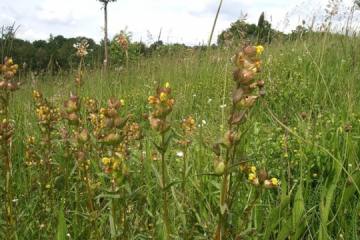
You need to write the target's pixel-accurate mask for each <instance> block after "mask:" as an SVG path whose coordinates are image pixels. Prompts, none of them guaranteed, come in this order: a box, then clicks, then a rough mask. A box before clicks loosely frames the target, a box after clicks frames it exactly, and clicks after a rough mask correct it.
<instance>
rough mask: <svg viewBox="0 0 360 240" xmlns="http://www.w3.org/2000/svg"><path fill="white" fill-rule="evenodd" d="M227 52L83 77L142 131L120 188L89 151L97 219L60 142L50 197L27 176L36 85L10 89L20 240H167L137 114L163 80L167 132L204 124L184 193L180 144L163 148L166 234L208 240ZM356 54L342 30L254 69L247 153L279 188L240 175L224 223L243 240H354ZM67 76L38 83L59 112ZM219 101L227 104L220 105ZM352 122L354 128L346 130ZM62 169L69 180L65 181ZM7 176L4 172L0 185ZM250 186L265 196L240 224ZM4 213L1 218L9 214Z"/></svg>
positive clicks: (280, 50)
mask: <svg viewBox="0 0 360 240" xmlns="http://www.w3.org/2000/svg"><path fill="white" fill-rule="evenodd" d="M234 52H235V50H234V49H216V50H209V51H193V52H190V51H189V52H181V53H178V54H177V55H174V56H161V57H157V56H154V57H152V58H147V59H140V60H139V61H138V62H134V63H132V64H130V66H129V69H128V70H123V71H121V72H116V71H110V72H109V73H108V75H104V74H103V73H102V72H101V71H100V70H87V71H86V72H85V75H84V81H85V85H84V86H83V89H82V94H81V95H82V96H87V97H92V98H96V99H98V100H99V101H100V102H102V104H103V105H105V103H106V101H107V99H108V98H110V97H111V96H115V97H118V98H123V99H124V100H125V103H126V104H125V108H124V110H123V111H124V112H128V113H131V114H133V116H134V119H136V120H137V121H139V122H140V125H141V126H142V127H143V131H144V135H145V138H144V140H143V145H144V148H143V151H144V152H145V159H144V161H143V162H142V161H141V160H140V156H141V152H140V151H139V150H138V149H137V148H136V147H133V149H132V150H133V151H132V154H131V157H130V159H129V160H128V168H129V176H128V177H127V179H126V180H125V181H124V182H123V183H122V185H120V186H119V190H118V191H117V192H116V193H113V192H111V191H109V189H110V188H109V184H108V182H107V180H106V177H104V174H103V173H102V169H101V167H100V166H101V164H100V160H101V159H100V156H97V155H96V154H92V155H91V156H92V158H91V159H90V160H91V165H90V172H91V174H90V175H91V179H92V181H93V183H94V184H95V183H99V184H100V185H99V186H98V187H96V188H94V192H95V193H96V195H95V196H94V199H93V201H94V203H95V206H96V212H92V213H91V212H89V210H88V208H87V200H86V193H85V191H84V186H83V182H82V181H80V180H79V179H78V176H77V173H76V171H77V170H76V164H75V160H74V159H72V158H65V157H64V155H63V151H64V146H63V145H62V142H60V141H57V142H56V143H55V149H56V152H55V153H54V158H53V164H54V168H55V169H57V171H56V173H55V174H54V176H53V177H54V178H53V179H52V180H51V182H52V183H53V187H52V189H51V191H49V192H50V193H44V192H42V190H41V188H40V186H39V184H38V183H37V182H33V180H32V178H36V176H37V175H38V174H39V173H38V172H37V171H39V170H37V169H36V168H33V169H30V168H28V167H26V166H25V164H24V152H25V142H24V141H25V139H26V138H25V136H28V135H38V134H39V133H38V130H37V123H36V120H35V113H34V110H33V103H32V101H31V91H32V88H33V87H32V86H31V84H30V80H29V78H26V79H25V80H27V81H29V82H28V83H25V84H24V85H23V86H22V88H21V90H19V91H18V92H16V93H15V94H14V96H13V100H12V104H11V108H10V109H11V115H12V118H13V119H14V120H15V121H16V133H15V136H14V139H13V141H14V143H13V146H12V156H13V184H12V187H13V192H14V198H15V199H17V200H16V201H14V209H15V215H16V226H15V227H16V237H17V239H55V238H56V239H99V238H100V239H162V238H164V230H163V223H162V214H161V209H162V207H161V205H162V201H161V200H160V199H161V195H162V193H161V191H162V190H161V189H160V186H159V180H158V174H159V173H158V169H159V164H160V163H159V161H153V160H152V158H151V156H152V152H154V151H155V147H154V146H153V141H155V142H156V141H158V138H157V136H156V134H154V132H153V131H152V130H151V129H150V128H149V125H148V123H147V121H145V120H142V114H143V113H148V112H149V111H150V110H149V108H148V106H147V97H148V96H149V95H152V94H153V92H154V89H155V88H156V86H158V85H159V84H160V85H163V84H164V83H165V82H170V85H171V87H172V89H173V96H174V98H175V100H176V103H175V107H174V111H173V113H172V114H171V120H172V126H173V127H174V129H175V130H176V131H180V130H179V126H180V122H181V120H182V119H183V118H185V117H186V116H188V115H192V116H193V117H194V118H195V119H196V121H197V124H199V125H202V126H198V128H197V130H196V133H195V135H194V137H193V138H192V141H193V142H192V145H191V146H190V148H189V152H188V155H187V157H188V169H187V171H188V177H187V182H186V194H185V195H184V194H183V193H182V191H181V179H182V172H181V171H182V166H183V163H182V160H181V159H180V158H178V157H176V152H177V151H178V150H179V149H180V148H179V147H178V145H176V143H175V141H173V142H172V144H171V147H170V150H169V152H168V153H167V164H168V175H169V179H170V181H171V183H172V186H171V187H169V188H168V193H169V204H170V207H169V209H170V224H171V229H172V233H173V236H172V238H173V239H211V238H212V236H213V234H214V232H215V229H216V225H217V221H218V219H217V218H218V212H219V206H218V205H219V204H218V202H219V191H220V179H219V177H218V176H215V175H213V174H212V173H213V172H214V169H213V160H214V158H215V155H214V154H213V152H212V150H211V148H212V144H213V143H215V142H216V141H217V140H218V138H219V137H221V136H222V135H223V134H224V133H225V130H224V127H223V126H224V125H226V122H227V114H228V112H229V111H230V109H229V107H230V105H231V101H230V94H231V89H232V86H233V80H232V70H233V65H232V63H231V62H230V57H231V56H232V54H233V53H234ZM359 57H360V41H359V39H357V38H346V37H344V36H338V35H327V36H321V35H318V34H316V35H313V36H309V37H308V38H306V39H302V40H300V39H299V40H297V41H293V42H285V43H283V42H276V41H275V42H273V43H272V44H271V46H266V51H265V54H264V56H263V57H262V59H263V61H264V66H263V72H262V73H261V77H262V78H263V79H264V80H265V82H266V97H265V98H264V99H262V100H261V101H259V102H258V103H257V105H256V106H255V108H254V109H253V111H252V114H251V118H250V120H249V122H248V123H247V126H248V127H249V130H248V132H247V135H246V139H245V140H244V141H243V142H242V149H244V154H246V159H247V160H249V161H250V162H251V163H252V164H254V165H256V166H257V168H258V169H262V168H264V169H266V170H267V171H268V172H269V175H270V176H275V177H278V178H280V179H281V186H280V188H279V189H269V190H261V191H260V190H258V189H256V188H255V187H253V186H251V185H250V184H249V183H248V182H247V180H246V177H245V176H243V175H241V174H239V173H237V175H236V176H238V178H239V180H240V182H242V184H240V186H239V188H238V189H237V191H236V192H234V194H235V196H236V201H235V202H234V203H233V206H232V209H231V214H230V216H229V221H230V225H231V226H232V228H233V231H234V232H235V233H236V234H237V235H239V234H242V235H243V236H244V238H240V239H359V237H358V235H359V232H358V229H359V223H358V221H359V211H360V205H359V199H358V198H359V187H358V186H360V172H359V156H360V150H359V145H358V143H359V139H360V124H359V123H360V107H359V104H358V103H359V100H360V99H359V93H360V86H359V84H360V81H359V80H360V79H359V76H360V75H359V69H360V68H359V67H360V66H359ZM74 75H75V73H74V74H69V75H67V74H64V75H63V76H62V75H58V76H43V77H41V78H39V79H38V80H37V82H36V84H35V88H36V89H40V90H41V91H42V92H43V93H44V95H45V96H46V97H47V98H48V99H50V100H51V101H52V102H53V104H55V105H57V106H60V107H61V106H62V104H63V102H64V101H65V100H66V99H67V98H68V96H69V94H70V92H71V90H73V78H74V77H73V76H74ZM223 104H226V107H225V108H221V105H223ZM302 112H305V113H306V117H305V118H302V117H301V113H302ZM203 120H204V121H203ZM202 122H206V124H202ZM350 125H351V127H352V128H351V130H350V131H346V128H347V126H350ZM238 157H239V158H240V157H242V156H238ZM66 167H68V169H67V170H68V171H69V172H68V175H64V169H65V168H66ZM3 181H4V178H3V177H2V178H1V180H0V182H1V186H3V185H4V184H3ZM65 183H66V184H65ZM257 191H259V194H260V196H261V197H260V200H258V201H257V202H256V204H255V207H254V208H253V209H252V210H251V212H250V215H249V219H250V221H249V222H248V223H247V225H246V226H244V221H243V220H242V214H243V212H244V209H245V208H246V206H248V204H249V203H250V202H251V201H252V199H253V197H254V195H255V194H256V192H257ZM3 195H4V194H3V193H2V197H3ZM111 200H113V201H111ZM111 203H115V204H116V206H117V210H118V211H119V212H120V211H123V212H126V214H125V215H126V220H124V221H125V223H121V224H119V223H118V222H114V219H112V216H111V211H110V210H109V209H110V208H111ZM1 211H2V212H1V216H4V212H3V211H4V209H3V208H2V209H1ZM0 224H1V225H2V226H1V227H2V230H0V238H2V239H10V238H12V237H10V236H5V235H4V234H5V219H4V218H1V221H0ZM124 229H127V230H126V234H124ZM67 234H68V235H70V236H71V237H68V236H66V235H67ZM341 236H343V238H342V237H341ZM13 237H14V238H15V236H13Z"/></svg>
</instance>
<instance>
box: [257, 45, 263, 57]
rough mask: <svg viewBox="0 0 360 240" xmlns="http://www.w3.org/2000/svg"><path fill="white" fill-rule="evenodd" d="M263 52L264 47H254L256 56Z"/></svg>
mask: <svg viewBox="0 0 360 240" xmlns="http://www.w3.org/2000/svg"><path fill="white" fill-rule="evenodd" d="M263 52H264V47H263V46H261V45H258V46H256V53H257V54H259V55H260V54H262V53H263Z"/></svg>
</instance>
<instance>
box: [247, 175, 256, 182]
mask: <svg viewBox="0 0 360 240" xmlns="http://www.w3.org/2000/svg"><path fill="white" fill-rule="evenodd" d="M255 178H256V175H255V174H254V173H250V174H249V177H248V179H249V181H253V180H254V179H255Z"/></svg>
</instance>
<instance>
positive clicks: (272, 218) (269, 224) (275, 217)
mask: <svg viewBox="0 0 360 240" xmlns="http://www.w3.org/2000/svg"><path fill="white" fill-rule="evenodd" d="M289 203H290V196H289V195H287V196H285V197H284V198H283V199H282V200H281V202H280V205H279V206H278V207H276V208H273V209H272V210H271V212H270V213H269V216H268V218H267V220H266V223H265V227H266V228H265V236H264V239H270V236H271V234H272V233H273V232H274V230H275V228H276V227H277V226H278V225H279V224H280V222H281V220H282V216H283V215H284V214H283V211H284V210H285V209H286V208H287V207H288V206H289Z"/></svg>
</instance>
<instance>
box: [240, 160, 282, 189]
mask: <svg viewBox="0 0 360 240" xmlns="http://www.w3.org/2000/svg"><path fill="white" fill-rule="evenodd" d="M240 171H242V172H245V173H246V174H247V178H248V180H249V182H250V183H251V184H252V185H254V186H263V187H265V188H275V187H278V186H279V185H280V181H279V180H278V179H277V178H270V179H269V178H268V174H267V172H266V171H265V170H260V171H257V168H256V166H254V165H252V166H248V165H245V164H242V165H240Z"/></svg>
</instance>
